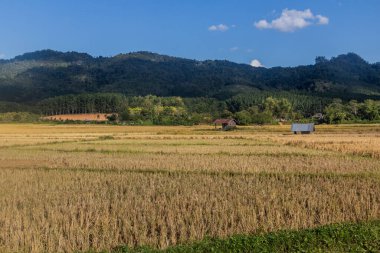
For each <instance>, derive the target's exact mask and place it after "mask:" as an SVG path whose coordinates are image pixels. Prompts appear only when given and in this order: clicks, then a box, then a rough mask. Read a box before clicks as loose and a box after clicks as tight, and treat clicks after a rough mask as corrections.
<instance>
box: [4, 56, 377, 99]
mask: <svg viewBox="0 0 380 253" xmlns="http://www.w3.org/2000/svg"><path fill="white" fill-rule="evenodd" d="M258 90H269V91H277V90H286V91H296V92H308V93H318V94H326V95H328V94H337V96H338V97H339V94H344V95H345V96H347V95H350V94H351V95H352V97H357V96H360V95H363V96H379V97H380V63H374V64H370V63H368V62H366V61H365V60H364V59H362V58H361V57H360V56H358V55H356V54H354V53H348V54H343V55H339V56H337V57H333V58H331V59H326V58H325V57H316V59H315V64H313V65H307V66H298V67H273V68H263V67H259V68H254V67H252V66H250V65H248V64H237V63H233V62H230V61H225V60H206V61H197V60H190V59H183V58H178V57H171V56H166V55H159V54H155V53H151V52H135V53H127V54H119V55H116V56H113V57H93V56H91V55H89V54H86V53H78V52H58V51H53V50H41V51H36V52H32V53H25V54H23V55H20V56H17V57H15V58H13V59H9V60H0V100H2V101H14V102H33V101H39V100H41V99H45V98H49V97H54V96H59V95H66V94H80V93H97V92H108V93H109V92H115V93H123V94H126V95H131V96H136V95H147V94H154V95H158V96H182V97H215V98H219V99H225V98H229V97H231V96H234V95H236V94H240V93H246V92H255V91H258Z"/></svg>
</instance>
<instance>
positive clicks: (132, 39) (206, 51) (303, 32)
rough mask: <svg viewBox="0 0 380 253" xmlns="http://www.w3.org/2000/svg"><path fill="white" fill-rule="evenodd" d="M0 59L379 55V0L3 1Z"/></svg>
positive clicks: (299, 59)
mask: <svg viewBox="0 0 380 253" xmlns="http://www.w3.org/2000/svg"><path fill="white" fill-rule="evenodd" d="M0 10H1V15H0V58H12V57H14V56H16V55H19V54H22V53H24V52H30V51H35V50H40V49H46V48H50V49H54V50H60V51H80V52H87V53H89V54H91V55H94V56H99V55H102V56H112V55H115V54H118V53H126V52H131V51H142V50H143V51H152V52H157V53H160V54H168V55H172V56H179V57H185V58H190V59H198V60H204V59H227V60H231V61H234V62H239V63H247V64H249V63H251V61H252V60H255V59H256V60H258V61H255V62H254V63H255V64H256V65H258V64H263V65H264V66H267V67H272V66H295V65H303V64H312V63H313V62H314V59H315V57H316V56H320V55H321V56H326V57H331V56H336V55H338V54H342V53H347V52H355V53H358V54H359V55H361V56H362V57H363V58H364V59H366V60H367V61H369V62H378V61H380V20H379V17H380V1H379V0H365V1H364V0H313V1H311V0H302V1H301V0H292V1H290V0H265V1H264V0H260V1H259V0H124V1H122V0H75V1H74V0H65V1H58V0H33V1H32V0H0Z"/></svg>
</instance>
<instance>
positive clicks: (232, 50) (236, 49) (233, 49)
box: [230, 47, 239, 52]
mask: <svg viewBox="0 0 380 253" xmlns="http://www.w3.org/2000/svg"><path fill="white" fill-rule="evenodd" d="M238 50H239V47H231V48H230V51H231V52H235V51H238Z"/></svg>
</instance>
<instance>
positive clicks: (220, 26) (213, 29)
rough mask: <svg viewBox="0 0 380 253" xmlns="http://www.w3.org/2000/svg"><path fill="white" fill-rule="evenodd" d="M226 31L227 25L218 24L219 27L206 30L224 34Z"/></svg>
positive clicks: (213, 26) (215, 26) (214, 26)
mask: <svg viewBox="0 0 380 253" xmlns="http://www.w3.org/2000/svg"><path fill="white" fill-rule="evenodd" d="M228 29H230V28H229V27H228V26H227V25H224V24H220V25H212V26H210V27H209V28H208V30H209V31H211V32H225V31H227V30H228Z"/></svg>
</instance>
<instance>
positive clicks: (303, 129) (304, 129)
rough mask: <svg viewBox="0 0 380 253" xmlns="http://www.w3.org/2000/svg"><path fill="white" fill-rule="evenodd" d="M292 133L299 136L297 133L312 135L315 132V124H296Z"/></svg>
mask: <svg viewBox="0 0 380 253" xmlns="http://www.w3.org/2000/svg"><path fill="white" fill-rule="evenodd" d="M291 131H292V132H293V133H294V134H297V133H301V134H310V133H313V132H314V131H315V126H314V123H307V124H299V123H294V124H292V129H291Z"/></svg>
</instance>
